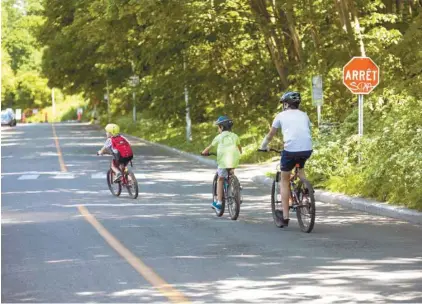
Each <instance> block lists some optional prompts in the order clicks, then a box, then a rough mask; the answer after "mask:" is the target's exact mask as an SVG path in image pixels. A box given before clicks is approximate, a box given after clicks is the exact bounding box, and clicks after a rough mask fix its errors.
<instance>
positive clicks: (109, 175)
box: [107, 169, 122, 196]
mask: <svg viewBox="0 0 422 304" xmlns="http://www.w3.org/2000/svg"><path fill="white" fill-rule="evenodd" d="M113 179H114V172H113V170H111V169H110V170H108V171H107V185H108V189H109V190H110V192H111V194H113V195H114V196H119V195H120V193H122V184H121V183H120V182H119V183H113ZM113 186H116V189H114V188H113Z"/></svg>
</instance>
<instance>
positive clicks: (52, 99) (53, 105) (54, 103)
mask: <svg viewBox="0 0 422 304" xmlns="http://www.w3.org/2000/svg"><path fill="white" fill-rule="evenodd" d="M51 105H52V108H53V109H52V110H53V117H52V120H53V122H55V121H56V101H55V100H54V88H52V89H51Z"/></svg>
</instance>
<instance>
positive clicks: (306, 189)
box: [295, 179, 316, 233]
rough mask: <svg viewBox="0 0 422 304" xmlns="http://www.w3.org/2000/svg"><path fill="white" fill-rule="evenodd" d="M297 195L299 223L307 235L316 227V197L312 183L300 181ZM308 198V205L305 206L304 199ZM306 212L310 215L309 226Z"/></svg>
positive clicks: (304, 180)
mask: <svg viewBox="0 0 422 304" xmlns="http://www.w3.org/2000/svg"><path fill="white" fill-rule="evenodd" d="M295 190H296V193H298V199H299V201H298V202H297V203H299V206H298V207H297V208H296V216H297V221H298V223H299V227H300V230H302V231H303V232H305V233H310V232H311V231H312V230H313V228H314V225H315V213H316V210H315V196H314V188H313V187H312V185H311V183H310V182H309V181H308V180H306V179H300V184H299V185H298V187H297V189H295ZM305 198H307V199H306V200H307V202H306V205H305V204H304V202H303V201H304V199H305ZM304 210H305V211H306V212H307V214H309V215H308V216H307V217H308V218H309V224H308V223H305V221H304V218H305V213H304Z"/></svg>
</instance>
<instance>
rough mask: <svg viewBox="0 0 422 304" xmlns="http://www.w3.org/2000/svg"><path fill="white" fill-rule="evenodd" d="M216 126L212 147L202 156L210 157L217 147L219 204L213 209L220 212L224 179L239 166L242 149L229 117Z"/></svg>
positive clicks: (219, 119) (224, 117) (221, 119)
mask: <svg viewBox="0 0 422 304" xmlns="http://www.w3.org/2000/svg"><path fill="white" fill-rule="evenodd" d="M214 125H217V126H218V132H219V133H220V134H219V135H217V136H216V137H215V138H214V140H213V141H212V143H211V145H210V146H208V147H206V148H205V150H204V151H202V153H201V154H202V155H208V153H209V151H210V149H211V148H212V147H215V146H217V165H218V169H217V174H218V182H217V202H213V203H212V207H213V208H214V209H215V210H216V211H220V210H221V207H222V201H223V182H224V178H227V177H228V176H229V171H228V170H229V169H234V168H237V167H238V166H239V160H240V154H241V153H242V147H241V146H240V140H239V137H238V136H237V135H236V134H235V133H233V132H231V129H232V126H233V121H232V120H231V119H229V118H228V117H227V116H220V117H219V118H218V119H217V121H216V122H215V123H214Z"/></svg>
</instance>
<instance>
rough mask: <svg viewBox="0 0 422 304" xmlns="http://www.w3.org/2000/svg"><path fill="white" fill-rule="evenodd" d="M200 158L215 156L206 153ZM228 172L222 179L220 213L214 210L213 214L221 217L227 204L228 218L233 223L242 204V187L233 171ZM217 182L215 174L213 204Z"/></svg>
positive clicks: (215, 199) (215, 198)
mask: <svg viewBox="0 0 422 304" xmlns="http://www.w3.org/2000/svg"><path fill="white" fill-rule="evenodd" d="M201 155H202V156H211V155H216V154H215V153H208V154H206V155H205V154H201ZM227 171H228V172H229V175H228V177H226V178H224V184H223V185H224V186H223V191H224V192H223V200H222V202H221V203H222V206H221V209H220V211H218V210H216V209H214V210H215V214H216V215H217V216H218V217H221V216H223V214H224V210H225V208H226V202H227V209H228V210H229V214H230V218H231V219H232V220H233V221H235V220H237V218H238V217H239V213H240V205H241V204H242V196H241V193H240V191H241V190H242V186H241V185H240V182H239V179H238V178H237V176H236V175H235V174H234V169H227ZM217 180H218V174H217V173H215V175H214V179H213V182H212V198H213V202H216V201H217Z"/></svg>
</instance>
